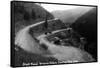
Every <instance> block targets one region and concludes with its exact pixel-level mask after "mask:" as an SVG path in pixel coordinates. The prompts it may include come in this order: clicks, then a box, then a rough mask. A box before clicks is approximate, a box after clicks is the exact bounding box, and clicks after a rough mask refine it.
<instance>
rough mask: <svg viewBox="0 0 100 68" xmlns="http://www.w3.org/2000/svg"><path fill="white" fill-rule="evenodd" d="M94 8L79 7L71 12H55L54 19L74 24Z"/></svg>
mask: <svg viewBox="0 0 100 68" xmlns="http://www.w3.org/2000/svg"><path fill="white" fill-rule="evenodd" d="M91 8H92V7H83V6H81V7H78V8H74V9H70V10H57V11H53V12H52V14H53V15H54V17H56V18H59V19H60V20H61V21H63V22H64V23H72V22H74V21H75V20H77V18H79V17H80V16H82V15H83V14H84V13H86V12H87V11H89V10H90V9H91Z"/></svg>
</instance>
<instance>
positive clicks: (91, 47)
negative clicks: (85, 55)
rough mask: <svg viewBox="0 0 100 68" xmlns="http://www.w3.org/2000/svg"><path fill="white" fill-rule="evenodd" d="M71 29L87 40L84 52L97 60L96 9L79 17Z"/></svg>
mask: <svg viewBox="0 0 100 68" xmlns="http://www.w3.org/2000/svg"><path fill="white" fill-rule="evenodd" d="M71 27H72V28H73V29H74V30H75V31H77V32H78V33H79V34H81V35H82V36H83V37H85V38H86V40H87V45H86V46H85V50H86V51H88V52H89V53H91V54H92V55H93V57H94V58H97V54H96V53H97V8H95V7H94V8H93V9H91V10H90V11H88V12H87V13H85V14H84V15H82V16H81V17H79V18H78V19H77V20H76V21H75V22H74V23H73V24H72V25H71Z"/></svg>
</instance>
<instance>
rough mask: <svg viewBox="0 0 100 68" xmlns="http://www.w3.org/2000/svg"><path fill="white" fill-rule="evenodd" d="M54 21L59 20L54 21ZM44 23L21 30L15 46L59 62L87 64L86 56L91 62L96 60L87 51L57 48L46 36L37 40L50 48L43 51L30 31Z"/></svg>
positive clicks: (65, 47)
mask: <svg viewBox="0 0 100 68" xmlns="http://www.w3.org/2000/svg"><path fill="white" fill-rule="evenodd" d="M52 20H57V19H52ZM52 20H48V21H52ZM42 23H44V21H42V22H38V23H36V24H32V25H29V26H27V27H25V28H23V29H21V30H20V31H19V32H18V33H17V34H16V37H15V44H16V45H18V46H19V47H21V48H22V49H24V50H25V51H27V52H31V53H35V54H41V55H43V56H45V57H54V58H56V59H58V60H59V61H73V62H74V61H77V62H86V60H85V59H84V58H83V57H84V55H86V58H89V60H87V61H93V60H94V59H93V58H92V56H91V55H90V54H88V53H87V54H85V53H86V52H85V51H82V50H80V49H78V48H75V47H69V46H56V45H55V44H52V43H50V42H49V41H48V40H47V39H46V38H45V36H46V35H44V34H42V35H40V36H38V37H37V39H38V40H39V41H40V43H41V44H45V45H46V46H47V47H48V50H43V49H42V48H41V47H40V46H41V45H40V43H38V42H36V41H35V39H34V38H33V37H32V36H31V35H30V34H29V29H30V28H31V27H35V26H38V25H39V24H42ZM60 31H61V30H60ZM55 32H57V31H55ZM55 32H54V33H55ZM87 55H88V56H87Z"/></svg>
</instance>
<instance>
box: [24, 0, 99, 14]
mask: <svg viewBox="0 0 100 68" xmlns="http://www.w3.org/2000/svg"><path fill="white" fill-rule="evenodd" d="M23 1H25V0H23ZM26 1H35V2H51V3H67V4H82V5H97V4H98V0H26ZM41 6H42V7H43V8H45V9H46V10H48V11H49V12H52V11H55V10H67V9H73V8H77V7H78V6H66V5H52V4H41Z"/></svg>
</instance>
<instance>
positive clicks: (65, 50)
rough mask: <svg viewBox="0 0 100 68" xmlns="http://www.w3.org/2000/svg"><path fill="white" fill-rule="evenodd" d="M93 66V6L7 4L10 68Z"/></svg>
mask: <svg viewBox="0 0 100 68" xmlns="http://www.w3.org/2000/svg"><path fill="white" fill-rule="evenodd" d="M90 62H97V6H95V5H78V4H63V3H47V2H28V1H11V66H13V67H24V66H25V67H26V66H41V65H57V64H74V63H90Z"/></svg>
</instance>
